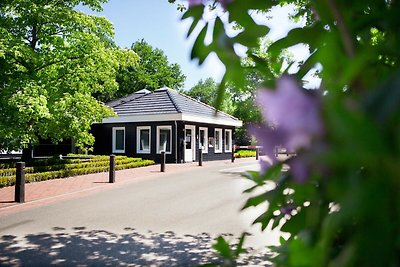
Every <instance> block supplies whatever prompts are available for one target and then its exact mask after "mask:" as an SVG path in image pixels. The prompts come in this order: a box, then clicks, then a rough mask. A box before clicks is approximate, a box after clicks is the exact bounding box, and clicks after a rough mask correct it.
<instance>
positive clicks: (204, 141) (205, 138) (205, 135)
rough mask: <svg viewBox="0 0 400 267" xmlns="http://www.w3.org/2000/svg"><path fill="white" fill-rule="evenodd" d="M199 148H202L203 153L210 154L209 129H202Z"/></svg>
mask: <svg viewBox="0 0 400 267" xmlns="http://www.w3.org/2000/svg"><path fill="white" fill-rule="evenodd" d="M199 146H200V147H201V148H202V152H203V153H208V128H205V127H200V130H199Z"/></svg>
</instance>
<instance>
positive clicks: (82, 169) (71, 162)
mask: <svg viewBox="0 0 400 267" xmlns="http://www.w3.org/2000/svg"><path fill="white" fill-rule="evenodd" d="M85 156H86V155H85ZM51 163H53V164H51ZM45 164H48V165H45ZM109 164H110V157H109V156H93V155H92V156H91V157H90V158H85V157H80V159H59V158H51V159H45V160H42V159H41V160H38V162H32V164H31V166H29V167H26V168H25V171H26V175H25V179H26V182H28V183H29V182H38V181H46V180H50V179H57V178H64V177H70V176H77V175H84V174H90V173H99V172H106V171H108V170H109ZM152 164H154V161H152V160H142V159H141V158H128V157H127V156H116V160H115V169H116V170H123V169H129V168H136V167H142V166H148V165H152ZM1 167H6V168H4V169H1ZM15 175H16V170H15V166H14V168H10V165H0V188H1V187H5V186H12V185H15Z"/></svg>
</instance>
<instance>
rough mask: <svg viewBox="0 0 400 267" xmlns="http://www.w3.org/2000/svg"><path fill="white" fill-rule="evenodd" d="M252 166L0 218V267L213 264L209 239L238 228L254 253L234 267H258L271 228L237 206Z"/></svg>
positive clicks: (170, 178)
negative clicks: (261, 225) (258, 223)
mask: <svg viewBox="0 0 400 267" xmlns="http://www.w3.org/2000/svg"><path fill="white" fill-rule="evenodd" d="M230 166H232V167H230ZM257 168H258V164H257V163H251V162H249V161H247V162H246V163H241V164H240V163H235V164H234V165H226V164H225V165H220V166H213V167H207V166H205V167H199V168H198V169H195V170H194V171H193V169H191V170H190V171H182V172H179V173H174V174H171V175H167V176H163V177H159V178H154V179H147V180H143V181H140V182H137V183H132V184H127V185H126V186H125V187H121V188H115V189H111V190H108V191H102V192H98V193H94V194H91V195H88V196H84V197H80V198H75V199H69V200H65V201H62V202H56V203H52V204H48V205H45V206H41V207H37V208H32V209H29V210H26V211H22V212H18V213H13V214H10V215H6V216H2V217H0V265H16V266H17V265H30V266H32V265H37V266H39V265H41V266H43V265H50V264H60V265H66V266H72V265H89V266H90V265H91V266H97V265H132V266H171V265H176V266H194V265H198V264H202V263H206V262H210V261H211V262H212V261H217V258H216V257H215V255H214V254H213V252H212V249H211V248H210V246H211V244H212V243H213V242H214V241H213V239H214V238H215V237H216V236H218V235H220V234H224V236H225V237H226V238H227V239H229V240H232V241H234V240H236V238H237V237H239V235H240V234H241V233H242V232H244V231H246V232H249V233H251V234H252V236H251V237H249V238H248V239H247V241H246V245H247V246H248V247H252V248H253V249H254V250H252V249H250V252H252V253H253V256H252V257H248V258H247V259H246V258H245V259H243V260H242V264H243V265H249V264H252V265H255V266H265V265H267V262H266V261H265V258H264V256H265V255H266V254H265V253H264V252H265V250H264V248H265V245H271V244H277V241H278V233H277V232H267V233H261V231H260V230H259V226H251V222H252V220H254V218H256V217H257V215H258V214H259V213H260V212H261V210H262V209H263V208H265V206H264V207H261V208H259V209H252V210H246V211H244V212H241V211H240V209H241V207H242V205H243V203H244V201H245V200H246V198H247V197H246V196H244V195H243V194H241V192H242V191H243V190H244V189H246V188H248V187H250V186H251V185H252V184H251V183H250V182H249V181H247V180H245V179H244V178H241V177H240V173H241V172H243V171H244V170H247V169H257ZM260 252H262V253H261V254H260Z"/></svg>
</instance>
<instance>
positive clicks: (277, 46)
mask: <svg viewBox="0 0 400 267" xmlns="http://www.w3.org/2000/svg"><path fill="white" fill-rule="evenodd" d="M319 36H320V29H318V28H317V26H313V27H308V28H295V29H293V30H291V31H290V32H289V33H288V35H287V36H286V37H284V38H282V39H279V40H278V41H276V42H274V43H272V44H271V45H270V46H269V47H268V53H270V55H271V56H272V57H273V58H277V57H278V56H279V55H280V53H281V51H282V50H283V49H286V48H289V47H291V46H294V45H297V44H301V43H303V44H308V45H309V46H310V49H311V50H314V49H315V48H316V47H317V45H318V42H319Z"/></svg>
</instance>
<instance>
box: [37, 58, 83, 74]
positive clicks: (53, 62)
mask: <svg viewBox="0 0 400 267" xmlns="http://www.w3.org/2000/svg"><path fill="white" fill-rule="evenodd" d="M80 58H81V57H80V56H71V57H67V58H63V59H60V60H54V61H50V62H48V63H46V64H43V65H42V66H40V67H37V68H35V71H40V70H42V69H44V68H47V67H49V66H51V65H54V64H58V63H61V62H65V61H66V60H74V59H80Z"/></svg>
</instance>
